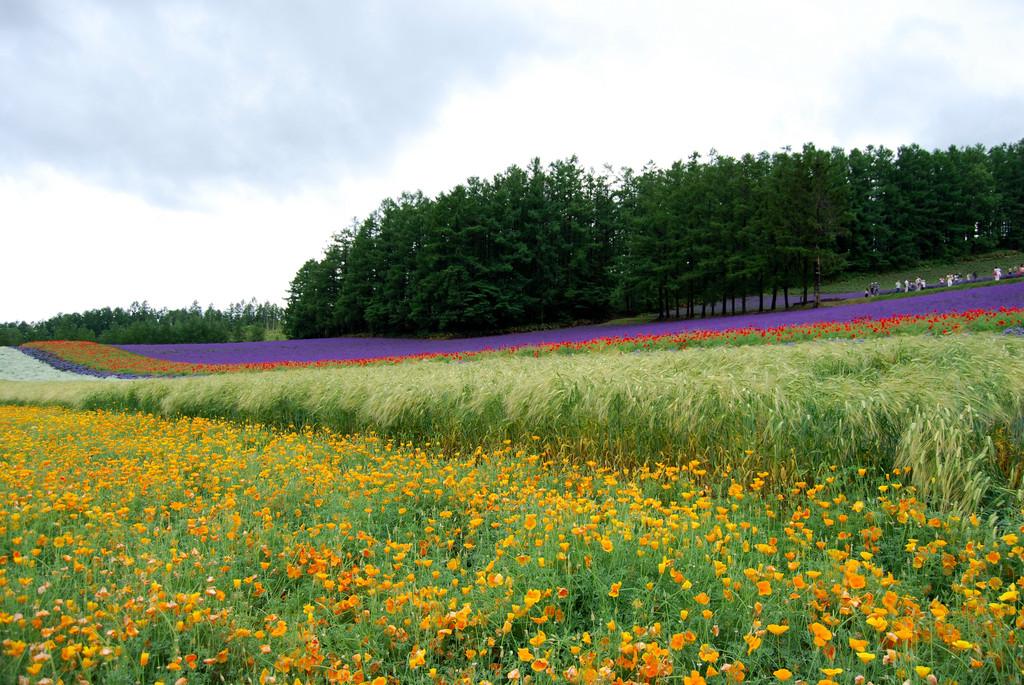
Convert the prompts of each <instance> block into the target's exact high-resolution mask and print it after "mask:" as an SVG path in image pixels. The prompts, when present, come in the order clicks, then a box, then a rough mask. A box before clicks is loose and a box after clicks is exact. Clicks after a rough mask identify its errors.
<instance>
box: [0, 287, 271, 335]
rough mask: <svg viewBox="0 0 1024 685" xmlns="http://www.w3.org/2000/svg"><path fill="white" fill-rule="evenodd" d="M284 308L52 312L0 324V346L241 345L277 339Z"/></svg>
mask: <svg viewBox="0 0 1024 685" xmlns="http://www.w3.org/2000/svg"><path fill="white" fill-rule="evenodd" d="M283 315H284V309H283V308H282V307H279V306H278V305H276V304H271V303H269V302H264V303H263V304H258V303H257V302H256V300H255V299H252V300H250V301H249V302H239V303H237V304H232V305H230V306H229V307H228V308H227V310H225V311H220V310H217V309H214V308H213V307H212V306H211V307H208V308H207V309H206V310H205V311H204V310H203V309H202V308H201V307H200V306H199V303H198V302H193V303H192V306H190V307H189V308H188V309H171V310H168V309H154V308H152V307H150V306H149V304H148V303H146V302H143V303H142V304H139V303H138V302H133V303H132V305H131V307H129V308H128V309H122V308H121V307H116V308H114V309H110V308H109V307H104V308H103V309H92V310H89V311H87V312H84V313H82V314H58V315H57V316H55V317H53V318H51V319H48V320H46V321H42V322H39V323H34V324H29V323H24V322H22V323H6V324H2V325H0V345H12V346H13V345H20V344H22V343H24V342H29V341H32V340H89V341H93V342H100V343H104V344H109V345H133V344H144V345H152V344H164V343H207V342H209V343H219V342H244V341H258V340H266V339H276V338H279V337H282V335H283V334H282V332H281V323H282V320H283Z"/></svg>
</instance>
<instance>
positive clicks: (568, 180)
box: [288, 141, 1024, 337]
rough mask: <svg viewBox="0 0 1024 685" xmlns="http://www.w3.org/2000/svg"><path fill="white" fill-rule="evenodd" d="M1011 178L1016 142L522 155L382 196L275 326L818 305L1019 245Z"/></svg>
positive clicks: (452, 324)
mask: <svg viewBox="0 0 1024 685" xmlns="http://www.w3.org/2000/svg"><path fill="white" fill-rule="evenodd" d="M1022 179H1024V141H1022V142H1021V143H1017V144H1013V145H1002V146H998V147H994V148H992V149H990V150H985V149H984V148H983V147H981V146H974V147H966V148H956V147H950V148H949V149H948V150H935V151H934V152H929V151H927V150H924V149H922V148H921V147H919V146H917V145H908V146H902V147H900V148H899V149H898V150H896V151H892V150H889V149H887V148H884V147H880V148H875V147H873V146H868V147H866V148H864V150H852V151H851V152H849V153H848V154H847V153H846V152H844V151H843V150H841V149H838V148H835V149H832V150H819V149H817V148H816V147H815V146H814V145H812V144H807V145H804V146H803V148H802V149H801V150H800V151H799V152H794V151H792V150H790V149H788V148H787V149H786V150H784V151H781V152H778V153H776V154H773V155H769V154H768V153H766V152H762V153H761V154H759V155H757V156H755V155H750V154H747V155H744V156H743V157H741V158H739V159H735V158H732V157H728V156H723V155H719V154H718V153H716V152H715V151H714V150H712V151H711V152H710V153H709V155H708V156H707V158H706V159H702V158H701V156H700V155H698V154H696V153H694V154H693V155H692V156H691V157H690V158H689V159H688V160H687V161H685V162H683V161H678V162H675V163H673V164H672V165H671V166H670V167H669V168H668V169H665V170H662V169H658V168H656V167H654V166H653V165H648V166H647V167H645V168H644V169H642V170H641V171H640V172H639V173H634V172H633V171H632V170H631V169H623V170H621V172H619V173H618V174H617V175H613V174H612V172H611V170H610V169H608V168H606V169H605V171H604V172H603V173H595V172H594V171H593V170H591V171H585V170H584V169H582V168H581V167H580V166H579V164H578V161H577V160H576V158H575V157H571V158H569V159H566V160H560V161H556V162H554V163H551V164H549V165H548V166H547V167H543V166H541V163H540V160H538V159H534V160H532V161H531V163H530V164H529V165H528V166H527V168H526V169H522V168H520V167H517V166H511V167H509V168H508V169H507V170H506V171H505V172H504V173H502V174H498V175H497V176H495V177H494V178H493V179H491V180H486V179H479V178H471V179H469V180H468V181H467V182H466V183H464V184H460V185H458V186H456V187H455V188H453V189H452V190H450V191H447V192H443V193H441V194H439V195H438V196H437V197H436V198H426V197H424V196H423V195H422V193H415V194H409V193H406V194H403V195H402V196H401V197H400V198H399V199H398V200H385V201H384V202H383V203H382V204H381V206H380V208H379V209H378V210H377V211H376V212H374V213H373V214H372V215H371V216H370V217H368V218H367V219H366V220H365V221H364V222H363V223H362V224H361V225H358V228H357V227H356V226H354V227H353V229H352V230H350V231H348V232H346V233H343V234H341V235H338V236H336V240H335V242H334V243H333V244H332V245H331V247H330V248H329V249H328V250H327V252H326V254H325V255H324V257H323V259H321V260H311V261H310V262H307V264H305V265H304V266H303V267H302V269H300V271H299V273H298V274H297V275H296V278H295V280H294V281H293V282H292V288H291V297H290V298H289V310H291V313H290V314H289V317H288V319H289V322H290V323H289V326H288V330H289V334H290V335H291V336H292V337H322V336H332V335H348V334H366V333H370V334H375V335H410V334H412V335H418V334H438V333H440V334H457V335H466V334H474V333H488V332H494V331H499V330H508V329H512V328H522V327H531V326H542V325H549V324H552V323H560V322H569V321H574V320H595V319H607V318H610V317H612V316H617V315H622V314H635V313H640V312H653V313H656V315H657V316H659V317H661V318H668V317H675V316H687V317H693V316H697V315H698V313H699V315H701V316H704V315H708V314H709V313H710V314H712V315H713V314H720V313H726V312H732V313H735V312H737V311H740V312H745V311H747V308H748V307H751V306H753V300H750V299H749V298H751V297H752V296H756V297H757V301H756V302H757V308H758V310H759V311H760V310H764V309H776V308H777V307H780V306H781V307H787V308H788V307H789V306H790V305H791V304H792V303H793V302H794V300H795V299H796V296H795V295H796V292H799V293H800V294H799V298H800V300H801V301H802V302H804V303H806V302H808V301H810V300H811V299H812V298H811V295H810V293H811V291H812V289H813V291H814V293H815V296H814V297H813V300H814V301H815V304H816V305H817V304H818V303H819V297H818V294H819V293H820V292H824V291H827V290H828V288H827V287H826V288H823V287H822V284H823V283H824V282H825V281H827V280H829V279H837V278H842V277H843V275H844V274H849V273H862V274H869V275H870V277H869V278H868V282H871V281H879V280H882V278H881V273H882V272H887V273H892V272H893V270H903V269H907V268H908V267H912V266H916V265H921V264H926V263H942V264H948V263H950V262H955V261H957V260H964V259H969V258H976V257H977V256H978V255H981V254H985V253H987V252H990V251H992V250H995V249H1004V250H1005V249H1020V248H1024V192H1022V191H1021V187H1022V185H1024V184H1022V182H1021V181H1022ZM791 291H795V292H791ZM832 292H835V290H834V289H833V290H832ZM769 295H770V300H767V301H766V299H767V297H768V296H769ZM780 295H781V297H780Z"/></svg>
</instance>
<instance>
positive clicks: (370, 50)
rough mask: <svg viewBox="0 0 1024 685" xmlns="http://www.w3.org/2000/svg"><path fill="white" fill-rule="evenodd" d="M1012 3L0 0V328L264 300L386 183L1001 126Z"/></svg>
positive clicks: (1020, 114) (1018, 80) (1016, 79)
mask: <svg viewBox="0 0 1024 685" xmlns="http://www.w3.org/2000/svg"><path fill="white" fill-rule="evenodd" d="M1022 29H1024V3H1022V2H1020V0H1004V1H1000V0H981V1H973V2H966V1H965V2H947V1H942V0H927V1H922V2H918V1H916V0H899V1H898V2H893V1H892V0H883V1H876V0H855V1H848V0H831V1H829V2H820V1H819V0H808V1H805V2H792V1H787V0H778V1H776V2H764V1H763V0H736V1H733V2H728V1H726V0H708V1H687V0H668V1H665V2H660V1H656V0H651V1H636V2H602V1H600V0H580V1H561V0H507V1H506V0H495V1H493V2H488V1H482V0H450V1H449V0H430V1H429V2H428V1H426V0H405V1H401V0H374V1H372V2H370V1H363V2H355V1H347V0H289V1H288V2H279V1H276V0H255V1H248V0H246V1H243V0H207V1H206V2H200V1H190V0H181V1H175V2H161V1H159V0H154V1H152V2H137V1H136V0H105V1H96V0H0V322H13V321H28V322H35V321H42V320H45V319H48V318H50V317H52V316H55V315H57V314H58V313H70V312H81V311H85V310H88V309H98V308H102V307H128V306H130V305H131V303H132V302H143V301H145V302H147V303H148V304H149V305H150V306H151V307H155V308H157V309H159V308H163V307H166V308H169V309H176V308H184V307H188V306H189V305H190V304H191V303H192V302H193V301H196V302H198V303H199V304H200V305H201V306H202V307H204V308H205V307H207V306H210V305H212V306H213V307H215V308H218V309H225V308H227V306H228V305H230V304H231V303H235V302H240V301H248V300H250V299H251V298H255V299H256V300H257V301H259V302H265V301H269V302H274V303H277V304H280V305H282V306H283V305H284V304H285V299H286V297H287V293H288V287H289V282H290V281H291V279H292V278H294V276H295V273H296V271H298V269H299V267H301V266H302V264H303V263H304V262H305V261H306V260H308V259H316V258H319V257H320V256H321V255H322V252H323V250H324V248H325V247H326V246H327V244H328V243H329V242H330V239H331V236H332V234H334V233H336V232H338V231H340V230H343V229H345V228H347V227H348V226H350V225H351V224H352V220H353V219H358V220H360V221H361V220H362V219H364V218H366V217H367V216H368V215H369V214H370V213H371V212H373V211H374V210H375V209H376V208H378V207H379V206H380V204H381V202H382V201H383V200H385V199H387V198H394V197H398V196H399V195H400V194H401V193H402V192H404V191H416V190H421V191H423V192H424V194H426V195H428V196H430V197H434V196H436V195H437V194H438V193H441V192H445V191H447V190H450V189H451V188H453V187H454V186H456V185H457V184H459V183H462V182H464V181H465V180H466V179H468V178H470V177H474V176H475V177H480V178H492V177H493V176H494V175H496V174H498V173H501V172H503V171H504V170H505V169H507V168H508V167H509V166H511V165H513V164H516V165H518V166H521V167H525V166H526V165H527V164H528V163H529V162H530V160H531V159H533V158H534V157H539V158H540V160H541V162H542V163H543V164H545V165H546V164H548V163H550V162H553V161H555V160H560V159H565V158H568V157H569V156H571V155H576V156H577V157H578V158H579V161H580V163H581V164H582V165H583V166H585V167H592V168H594V169H595V170H601V169H603V167H604V166H605V165H606V164H608V165H611V166H612V167H613V168H614V169H619V168H621V167H630V168H633V169H640V168H642V167H643V166H644V165H645V164H647V163H648V162H653V163H654V164H655V165H657V166H658V167H662V168H664V167H667V166H669V165H671V163H672V162H673V161H676V160H681V159H686V158H688V157H689V156H690V155H691V154H692V153H693V152H698V153H700V154H703V155H706V154H707V153H708V152H709V151H710V150H712V149H715V150H717V151H718V152H719V153H720V154H725V155H732V156H740V155H743V154H745V153H748V152H750V153H755V154H756V153H758V152H761V151H768V152H775V151H777V150H779V149H781V148H784V147H786V146H792V147H793V148H795V149H799V148H800V147H801V146H802V145H803V144H804V143H808V142H811V143H814V144H815V145H816V146H818V147H832V146H839V147H842V148H844V149H846V150H850V149H853V148H863V147H865V146H867V145H875V146H879V145H884V146H886V147H889V148H893V149H895V148H898V147H899V146H900V145H909V144H913V143H916V144H918V145H921V146H922V147H924V148H926V149H930V150H934V149H937V148H943V149H944V148H948V147H949V146H951V145H955V146H958V147H959V146H970V145H976V144H979V143H980V144H982V145H984V146H986V147H990V146H993V145H998V144H1001V143H1013V142H1017V141H1019V140H1021V139H1024V41H1022V40H1020V31H1021V30H1022Z"/></svg>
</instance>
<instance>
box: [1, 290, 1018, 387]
mask: <svg viewBox="0 0 1024 685" xmlns="http://www.w3.org/2000/svg"><path fill="white" fill-rule="evenodd" d="M1021 326H1024V310H1021V309H1020V308H1005V307H1003V308H999V309H976V310H971V311H967V312H951V313H946V314H928V315H899V316H890V317H886V318H881V319H871V318H860V319H855V320H853V321H849V322H835V321H829V322H820V323H814V324H803V325H793V326H779V327H770V328H758V327H755V326H749V327H745V328H736V329H728V330H724V331H713V330H698V331H683V332H678V333H661V334H657V335H642V334H641V335H629V336H611V337H599V338H594V339H592V340H585V341H579V342H568V341H567V342H559V343H547V344H537V345H514V346H509V347H503V348H500V349H497V350H494V349H487V350H483V351H475V352H451V353H440V352H428V353H423V354H415V355H407V356H382V357H370V358H361V359H333V360H332V359H325V360H322V361H316V362H292V361H274V362H263V363H237V364H197V363H185V362H175V361H166V360H161V359H153V358H150V357H144V356H141V355H138V354H134V353H132V352H128V351H126V350H122V349H119V348H116V347H111V346H108V345H99V344H96V343H91V342H82V341H47V342H32V343H25V344H24V345H22V346H21V349H22V350H24V351H25V352H27V353H28V354H30V355H32V356H34V357H36V358H37V359H39V360H41V361H45V362H47V363H49V364H51V365H53V366H55V367H56V368H59V369H61V370H65V371H74V372H78V373H86V374H90V375H100V376H118V377H124V378H129V377H138V376H146V377H149V376H194V375H211V374H223V373H237V372H251V371H271V370H279V369H295V368H303V367H314V368H331V367H339V366H367V365H377V364H398V363H403V362H404V363H408V362H412V361H424V360H442V361H470V360H479V359H486V358H491V357H495V356H533V357H540V356H544V355H549V354H579V353H585V352H609V351H610V352H634V351H638V350H680V349H687V348H691V347H718V346H722V345H729V346H739V345H763V344H778V343H793V342H805V341H812V340H835V339H864V338H874V337H887V336H892V335H921V334H935V335H947V334H954V333H961V332H978V333H981V332H995V331H1006V330H1013V329H1015V328H1019V327H1021Z"/></svg>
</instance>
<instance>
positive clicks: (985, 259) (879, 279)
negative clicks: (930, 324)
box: [821, 250, 1024, 294]
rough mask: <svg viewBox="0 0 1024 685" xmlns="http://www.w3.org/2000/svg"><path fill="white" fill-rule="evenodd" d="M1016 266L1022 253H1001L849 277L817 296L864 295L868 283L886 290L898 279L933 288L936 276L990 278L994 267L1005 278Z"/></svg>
mask: <svg viewBox="0 0 1024 685" xmlns="http://www.w3.org/2000/svg"><path fill="white" fill-rule="evenodd" d="M1019 264H1024V252H1018V251H1016V250H1005V251H1001V252H993V253H991V254H987V255H980V256H978V257H977V258H975V259H964V260H959V261H954V262H938V263H933V264H922V265H919V266H915V267H913V268H909V269H898V270H895V271H884V272H881V273H876V274H861V275H857V276H850V277H849V278H843V279H842V280H837V281H831V282H829V283H824V284H822V286H821V292H823V293H829V294H837V293H856V292H864V289H865V288H867V287H868V286H869V285H871V283H878V285H879V286H880V287H881V288H882V290H889V289H891V288H892V287H893V286H894V285H895V284H896V279H899V281H900V282H901V283H902V282H903V281H905V280H907V281H910V282H911V283H913V282H914V279H916V278H923V279H925V281H927V282H928V283H931V284H936V283H938V282H939V277H940V276H941V277H943V278H945V277H946V275H947V274H958V273H959V274H961V275H964V276H966V274H967V273H968V272H971V271H977V272H978V276H979V277H982V278H984V277H990V276H991V275H992V270H993V269H994V268H995V267H997V266H998V267H1001V268H1002V269H1003V273H1004V274H1005V273H1006V271H1007V269H1009V268H1010V267H1011V266H1016V265H1019Z"/></svg>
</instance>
